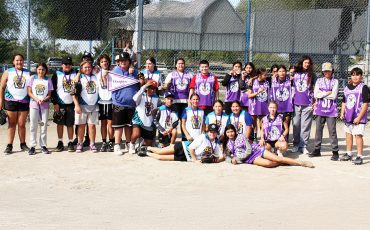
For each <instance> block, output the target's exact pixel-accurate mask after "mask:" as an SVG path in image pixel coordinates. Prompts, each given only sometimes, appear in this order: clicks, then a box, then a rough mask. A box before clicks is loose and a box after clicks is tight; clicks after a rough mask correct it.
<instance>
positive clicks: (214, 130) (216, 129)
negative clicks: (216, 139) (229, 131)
mask: <svg viewBox="0 0 370 230" xmlns="http://www.w3.org/2000/svg"><path fill="white" fill-rule="evenodd" d="M211 131H213V132H217V133H218V125H216V124H210V125H209V126H208V132H211Z"/></svg>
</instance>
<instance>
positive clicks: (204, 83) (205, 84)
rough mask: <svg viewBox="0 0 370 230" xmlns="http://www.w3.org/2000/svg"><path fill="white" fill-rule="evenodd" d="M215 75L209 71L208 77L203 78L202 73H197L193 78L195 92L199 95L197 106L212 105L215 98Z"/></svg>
mask: <svg viewBox="0 0 370 230" xmlns="http://www.w3.org/2000/svg"><path fill="white" fill-rule="evenodd" d="M215 80H216V78H215V76H214V75H213V74H212V73H209V75H208V77H207V78H206V79H205V78H203V76H202V74H200V73H198V74H197V75H196V78H195V92H196V93H197V94H198V95H199V106H210V107H212V106H213V102H214V99H215V96H216V95H215V91H214V87H215V86H214V85H215Z"/></svg>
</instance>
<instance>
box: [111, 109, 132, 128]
mask: <svg viewBox="0 0 370 230" xmlns="http://www.w3.org/2000/svg"><path fill="white" fill-rule="evenodd" d="M134 113H135V109H134V108H128V107H123V106H118V105H113V106H112V127H113V128H122V127H124V126H132V118H133V117H134Z"/></svg>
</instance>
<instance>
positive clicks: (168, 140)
mask: <svg viewBox="0 0 370 230" xmlns="http://www.w3.org/2000/svg"><path fill="white" fill-rule="evenodd" d="M158 142H159V143H160V144H163V146H164V147H166V146H169V145H170V144H171V138H170V137H169V136H168V135H167V136H163V134H162V133H160V132H158Z"/></svg>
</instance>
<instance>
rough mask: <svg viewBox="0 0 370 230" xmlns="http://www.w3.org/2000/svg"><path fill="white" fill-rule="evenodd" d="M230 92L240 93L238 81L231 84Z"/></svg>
mask: <svg viewBox="0 0 370 230" xmlns="http://www.w3.org/2000/svg"><path fill="white" fill-rule="evenodd" d="M230 91H231V92H233V93H236V92H238V91H239V83H238V82H237V81H233V82H231V83H230Z"/></svg>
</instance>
